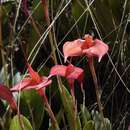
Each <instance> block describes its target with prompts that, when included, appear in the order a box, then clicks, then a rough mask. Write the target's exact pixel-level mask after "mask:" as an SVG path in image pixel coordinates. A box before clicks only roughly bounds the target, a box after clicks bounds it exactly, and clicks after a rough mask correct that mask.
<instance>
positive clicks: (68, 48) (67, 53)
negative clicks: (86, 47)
mask: <svg viewBox="0 0 130 130" xmlns="http://www.w3.org/2000/svg"><path fill="white" fill-rule="evenodd" d="M83 42H84V40H82V39H77V40H74V41H71V42H66V43H65V44H64V45H63V53H64V62H66V60H67V58H68V57H72V56H80V55H82V49H81V46H82V44H83Z"/></svg>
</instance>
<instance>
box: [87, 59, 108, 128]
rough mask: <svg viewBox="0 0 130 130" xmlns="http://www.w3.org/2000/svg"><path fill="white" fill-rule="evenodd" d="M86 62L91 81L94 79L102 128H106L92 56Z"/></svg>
mask: <svg viewBox="0 0 130 130" xmlns="http://www.w3.org/2000/svg"><path fill="white" fill-rule="evenodd" d="M88 63H89V68H90V71H91V74H92V77H93V81H94V86H95V91H96V98H97V104H98V108H99V112H100V114H101V119H102V122H103V127H104V130H107V127H106V123H105V121H104V114H103V110H102V104H101V101H100V97H101V93H100V88H99V86H98V81H97V76H96V72H95V68H94V64H93V58H89V59H88Z"/></svg>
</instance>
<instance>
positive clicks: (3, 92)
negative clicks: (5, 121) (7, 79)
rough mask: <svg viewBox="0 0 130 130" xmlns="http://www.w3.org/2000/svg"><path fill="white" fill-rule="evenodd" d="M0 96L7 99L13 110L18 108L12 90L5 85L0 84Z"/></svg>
mask: <svg viewBox="0 0 130 130" xmlns="http://www.w3.org/2000/svg"><path fill="white" fill-rule="evenodd" d="M0 98H1V99H3V100H6V101H7V102H8V103H9V104H10V107H11V108H12V109H13V110H17V105H16V101H15V99H14V97H13V95H12V93H11V91H10V90H9V89H8V88H7V87H6V86H4V85H2V84H0Z"/></svg>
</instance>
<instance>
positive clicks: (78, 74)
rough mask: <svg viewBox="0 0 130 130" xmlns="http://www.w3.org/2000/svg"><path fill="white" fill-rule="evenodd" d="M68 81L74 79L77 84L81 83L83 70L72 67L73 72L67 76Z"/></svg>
mask: <svg viewBox="0 0 130 130" xmlns="http://www.w3.org/2000/svg"><path fill="white" fill-rule="evenodd" d="M67 78H68V79H75V80H78V81H79V82H82V80H83V78H84V70H83V69H81V68H79V67H75V66H73V71H72V72H71V73H70V74H69V75H68V76H67Z"/></svg>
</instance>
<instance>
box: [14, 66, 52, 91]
mask: <svg viewBox="0 0 130 130" xmlns="http://www.w3.org/2000/svg"><path fill="white" fill-rule="evenodd" d="M27 67H28V71H29V74H30V76H29V77H26V78H24V79H23V80H22V81H21V82H19V83H18V84H16V85H15V86H14V87H13V88H11V91H20V90H30V89H35V90H38V91H40V90H41V89H42V88H43V87H46V86H48V85H50V84H51V82H52V81H51V80H50V79H48V78H47V77H45V76H42V77H40V76H39V74H38V73H37V72H35V71H34V70H33V69H32V67H31V66H30V65H29V64H27Z"/></svg>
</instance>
